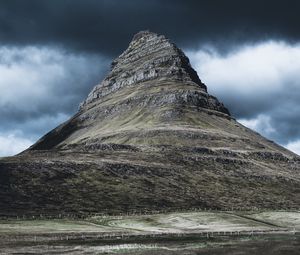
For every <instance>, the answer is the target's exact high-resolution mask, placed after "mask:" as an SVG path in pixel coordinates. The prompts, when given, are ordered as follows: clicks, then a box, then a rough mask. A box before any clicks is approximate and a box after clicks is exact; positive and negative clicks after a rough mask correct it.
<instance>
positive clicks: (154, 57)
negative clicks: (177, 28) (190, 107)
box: [82, 31, 207, 105]
mask: <svg viewBox="0 0 300 255" xmlns="http://www.w3.org/2000/svg"><path fill="white" fill-rule="evenodd" d="M162 80H164V81H170V82H172V81H173V82H184V83H185V84H187V85H194V86H197V87H198V89H200V90H201V91H202V92H204V93H206V92H207V90H206V86H205V85H204V84H203V83H202V82H201V80H200V79H199V77H198V75H197V72H196V71H195V70H194V69H193V68H192V67H191V65H190V62H189V59H188V58H187V57H186V56H185V54H184V53H183V52H182V50H180V49H179V48H178V47H177V46H176V45H175V44H174V43H172V42H171V41H170V40H169V39H167V38H166V37H165V36H163V35H158V34H156V33H152V32H149V31H141V32H139V33H137V34H136V35H134V37H133V39H132V41H131V42H130V44H129V47H128V48H127V49H126V50H125V51H124V52H123V53H122V54H121V55H120V56H119V57H118V58H116V59H115V60H114V61H113V62H112V65H111V71H110V73H109V74H108V75H107V76H106V77H105V79H104V80H103V81H102V82H101V84H99V85H98V86H96V87H95V88H94V89H93V91H92V92H91V93H90V94H89V96H88V98H87V100H86V101H85V102H84V103H83V104H82V105H87V104H89V103H92V102H94V101H95V100H97V99H100V100H101V99H102V98H103V97H104V96H106V95H108V94H111V93H112V92H115V91H117V90H119V89H122V88H123V87H128V86H138V84H140V83H142V82H149V81H153V82H155V81H162ZM170 88H171V87H170Z"/></svg>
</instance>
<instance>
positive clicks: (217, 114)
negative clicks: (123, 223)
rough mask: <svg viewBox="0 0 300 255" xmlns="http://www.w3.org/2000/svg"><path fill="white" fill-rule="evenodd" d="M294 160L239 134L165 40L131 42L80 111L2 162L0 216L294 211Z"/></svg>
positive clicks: (139, 37)
mask: <svg viewBox="0 0 300 255" xmlns="http://www.w3.org/2000/svg"><path fill="white" fill-rule="evenodd" d="M299 169H300V159H299V157H298V156H297V155H295V154H293V153H292V152H290V151H288V150H286V149H284V148H282V147H280V146H278V145H276V144H275V143H273V142H271V141H269V140H267V139H265V138H263V137H262V136H260V135H259V134H257V133H256V132H253V131H251V130H250V129H248V128H246V127H244V126H242V125H241V124H239V123H238V122H236V121H235V119H234V118H233V117H231V116H230V113H229V111H228V110H227V109H226V108H225V106H224V105H223V104H222V103H221V102H219V101H218V99H217V98H215V97H213V96H211V95H209V94H208V92H207V88H206V86H205V85H204V84H203V83H202V82H201V80H200V79H199V77H198V75H197V73H196V72H195V70H194V69H193V68H192V67H191V65H190V63H189V60H188V58H187V57H186V56H185V55H184V53H183V52H182V51H181V50H180V49H178V48H177V47H176V46H175V45H174V44H173V43H172V42H170V41H169V40H168V39H167V38H166V37H164V36H162V35H157V34H155V33H151V32H148V31H142V32H140V33H138V34H136V35H135V36H134V38H133V40H132V41H131V43H130V44H129V47H128V49H127V50H125V51H124V52H123V53H122V54H121V55H120V56H119V57H118V58H117V59H116V60H115V61H113V63H112V65H111V71H110V73H109V74H108V75H107V76H106V78H105V79H104V80H103V81H102V82H101V83H100V84H99V85H97V86H95V87H94V89H93V90H92V91H91V93H90V94H89V95H88V97H87V99H86V100H85V101H84V102H83V103H82V104H81V105H80V109H79V111H78V113H76V114H75V115H74V116H73V117H72V118H71V119H70V120H68V121H67V122H65V123H63V124H61V125H60V126H59V127H57V128H56V129H54V130H52V131H51V132H49V133H48V134H46V135H45V136H44V137H42V138H41V139H40V140H39V141H38V142H37V143H36V144H34V145H33V146H32V147H31V148H29V149H28V150H27V151H25V152H23V153H21V154H20V155H18V156H15V157H11V158H5V159H2V160H1V161H0V206H1V208H2V213H3V214H12V213H22V214H24V213H27V214H29V213H40V212H44V213H54V214H55V213H57V212H66V213H67V212H72V213H85V212H99V211H109V212H115V211H128V210H136V209H138V210H150V209H158V210H159V209H162V208H164V209H166V208H167V209H175V208H185V209H188V208H192V207H205V208H218V209H225V208H236V207H244V208H246V209H250V208H253V207H259V208H273V209H274V208H277V209H279V208H290V207H298V206H299V202H300V201H299V197H300V196H299V190H300V170H299Z"/></svg>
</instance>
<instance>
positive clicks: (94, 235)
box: [0, 211, 300, 255]
mask: <svg viewBox="0 0 300 255" xmlns="http://www.w3.org/2000/svg"><path fill="white" fill-rule="evenodd" d="M299 231H300V212H297V211H294V212H283V211H272V212H271V211H269V212H220V211H211V212H182V213H165V214H153V215H127V216H93V217H89V218H86V219H83V220H75V219H73V220H71V219H35V220H19V219H6V220H1V221H0V254H16V253H17V254H20V253H21V254H107V253H117V254H228V253H224V251H226V250H227V251H228V252H229V253H230V254H235V253H236V254H255V253H250V252H253V251H255V249H256V250H257V251H255V252H257V254H261V252H262V251H264V254H268V252H269V251H268V247H269V248H270V254H271V253H272V254H273V255H274V254H297V253H296V252H297V251H299V249H300V236H299ZM274 247H277V249H276V251H278V252H280V251H281V250H282V249H283V251H284V252H282V253H278V252H277V253H276V252H274V251H273V249H274ZM241 249H242V250H243V251H244V253H238V252H239V251H240V250H241ZM263 249H264V250H263ZM247 250H249V253H247ZM212 251H213V252H214V253H211V252H212ZM286 251H288V253H286ZM206 252H207V253H206ZM293 252H295V253H293Z"/></svg>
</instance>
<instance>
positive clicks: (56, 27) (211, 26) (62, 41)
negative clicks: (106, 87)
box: [0, 0, 300, 56]
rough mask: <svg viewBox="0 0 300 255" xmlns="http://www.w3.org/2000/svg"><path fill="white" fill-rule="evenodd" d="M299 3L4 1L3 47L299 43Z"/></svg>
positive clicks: (0, 11)
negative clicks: (151, 39) (156, 38)
mask: <svg viewBox="0 0 300 255" xmlns="http://www.w3.org/2000/svg"><path fill="white" fill-rule="evenodd" d="M299 9H300V2H299V1H297V0H290V1H288V2H287V1H270V0H264V1H261V0H252V1H240V0H227V1H222V0H221V1H220V0H219V1H216V0H198V1H194V0H152V1H140V0H127V1H124V0H102V1H101V0H50V1H49V0H26V1H22V0H2V1H1V3H0V38H1V43H2V44H16V45H24V44H29V45H32V44H43V45H44V44H56V45H62V46H63V47H65V48H68V49H73V50H78V51H86V50H87V51H95V52H100V53H102V54H108V55H114V56H115V55H116V54H118V53H120V52H121V51H122V50H123V48H124V45H127V43H128V42H129V41H130V39H131V37H132V35H133V34H134V33H136V32H137V31H139V30H143V29H150V30H152V31H155V32H158V33H162V34H166V35H167V36H169V37H170V38H171V39H173V40H174V41H176V42H177V43H179V44H180V46H182V47H185V48H186V47H194V46H197V45H196V44H198V43H199V42H200V41H202V42H211V43H214V44H215V45H217V46H218V47H219V48H220V49H222V48H228V47H229V48H230V47H232V46H233V43H234V44H236V43H244V42H249V41H256V40H264V39H266V38H268V39H269V38H270V37H272V38H285V39H287V40H291V41H295V40H298V39H299V37H300V31H299V27H298V24H300V15H299Z"/></svg>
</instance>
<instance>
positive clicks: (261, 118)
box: [187, 41, 300, 154]
mask: <svg viewBox="0 0 300 255" xmlns="http://www.w3.org/2000/svg"><path fill="white" fill-rule="evenodd" d="M187 55H188V56H189V57H190V60H191V63H192V65H193V66H194V67H195V69H196V71H197V72H198V74H199V76H200V78H201V79H202V81H203V82H204V83H206V84H207V86H208V90H209V92H210V93H211V94H213V95H216V96H217V97H218V98H219V99H220V100H221V101H223V102H224V104H225V105H226V106H227V107H228V108H229V110H230V111H231V113H232V115H233V116H234V117H236V118H237V119H238V120H239V121H240V122H241V123H242V124H244V125H246V126H248V127H249V128H252V129H254V130H256V131H258V132H260V133H261V134H262V135H264V136H266V137H267V138H269V139H272V140H275V141H276V142H278V143H280V144H282V145H284V146H286V147H287V148H289V149H290V150H293V151H294V152H296V153H298V154H299V153H300V150H299V141H300V129H299V125H300V45H299V44H296V45H289V44H287V43H284V42H277V41H267V42H264V43H260V44H256V45H248V46H244V47H240V48H236V49H235V50H234V51H232V52H230V53H229V54H226V55H221V54H219V53H218V52H217V50H215V49H214V48H212V47H203V48H201V49H199V50H197V51H188V52H187ZM297 141H298V142H297Z"/></svg>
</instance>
